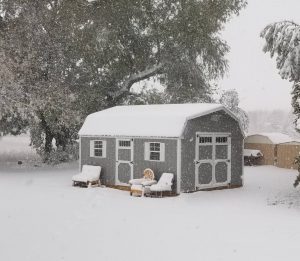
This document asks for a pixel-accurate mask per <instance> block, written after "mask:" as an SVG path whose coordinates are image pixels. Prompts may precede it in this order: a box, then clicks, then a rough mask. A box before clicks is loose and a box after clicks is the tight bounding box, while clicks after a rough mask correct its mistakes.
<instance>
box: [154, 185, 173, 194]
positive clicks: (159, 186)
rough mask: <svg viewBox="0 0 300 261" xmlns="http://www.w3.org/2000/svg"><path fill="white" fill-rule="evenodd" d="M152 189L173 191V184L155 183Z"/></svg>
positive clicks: (155, 190)
mask: <svg viewBox="0 0 300 261" xmlns="http://www.w3.org/2000/svg"><path fill="white" fill-rule="evenodd" d="M150 190H151V191H153V192H161V191H172V186H170V185H159V184H155V185H152V186H151V187H150Z"/></svg>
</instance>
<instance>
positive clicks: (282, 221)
mask: <svg viewBox="0 0 300 261" xmlns="http://www.w3.org/2000/svg"><path fill="white" fill-rule="evenodd" d="M20 139H23V141H24V139H25V138H24V137H23V138H20ZM5 142H6V143H5ZM24 142H25V141H24ZM14 143H15V146H13V144H14ZM18 144H19V145H18ZM24 144H27V143H24ZM18 146H19V147H18ZM0 147H2V150H0V260H1V261H2V260H5V261H19V260H22V261H40V260H43V261H53V260H55V261H56V260H70V261H77V260H80V261H82V260H104V261H109V260H113V261H119V260H120V261H121V260H122V261H124V260H125V261H126V260H130V261H135V260H145V261H147V260H151V261H153V260H201V261H205V260H209V261H210V260H212V261H215V260H228V261H232V260H238V261H241V260H243V261H244V260H249V261H250V260H251V261H253V260H263V261H268V260H270V261H271V260H272V261H276V260H280V261H282V260H298V258H299V242H300V226H299V218H300V189H294V188H293V187H292V183H293V181H294V179H295V176H296V171H294V170H285V169H279V168H276V167H270V166H264V167H247V168H245V186H244V187H243V188H240V189H233V190H222V191H208V192H197V193H191V194H182V195H180V196H179V197H172V198H162V199H156V198H135V197H130V196H129V193H128V192H125V191H118V190H114V189H109V188H74V187H72V186H71V176H72V175H73V174H75V173H77V171H78V165H77V163H76V162H75V163H72V164H62V165H59V166H54V167H53V166H44V165H42V164H40V163H35V165H36V166H35V167H34V164H33V163H32V162H29V163H28V160H27V161H26V157H27V156H26V157H25V162H24V163H23V164H22V165H18V164H17V162H16V160H17V159H19V158H20V157H21V156H24V155H28V157H29V156H30V155H31V156H33V157H34V155H33V154H32V153H33V152H32V151H31V150H28V149H26V150H25V151H23V152H22V146H21V142H19V143H18V142H15V141H14V139H11V140H7V139H4V140H3V139H2V141H0ZM4 148H6V150H5V149H4ZM27 150H28V151H27ZM16 152H18V153H16ZM14 156H15V158H14ZM28 157H27V158H28ZM38 166H40V167H38Z"/></svg>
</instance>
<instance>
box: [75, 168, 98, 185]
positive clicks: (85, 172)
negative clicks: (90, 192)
mask: <svg viewBox="0 0 300 261" xmlns="http://www.w3.org/2000/svg"><path fill="white" fill-rule="evenodd" d="M100 174H101V167H100V166H92V165H83V166H82V170H81V172H80V173H79V174H77V175H74V176H73V177H72V181H73V186H77V185H79V186H89V185H98V186H100Z"/></svg>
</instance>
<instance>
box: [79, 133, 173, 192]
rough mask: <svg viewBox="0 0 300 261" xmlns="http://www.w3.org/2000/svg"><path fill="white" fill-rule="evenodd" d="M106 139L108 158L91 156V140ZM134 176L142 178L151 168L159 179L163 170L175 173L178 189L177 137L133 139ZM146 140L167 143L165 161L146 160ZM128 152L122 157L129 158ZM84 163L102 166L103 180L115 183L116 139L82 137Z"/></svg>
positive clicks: (82, 160)
mask: <svg viewBox="0 0 300 261" xmlns="http://www.w3.org/2000/svg"><path fill="white" fill-rule="evenodd" d="M97 139H99V140H106V142H107V143H106V158H94V157H90V140H97ZM133 140H134V141H133V144H134V153H133V162H134V163H133V177H134V178H141V177H142V176H143V171H144V169H146V168H150V169H152V170H153V171H154V174H155V179H157V180H158V179H159V178H160V176H161V174H162V173H163V172H171V173H174V175H175V177H174V190H175V189H176V173H177V140H176V139H133ZM145 142H162V143H165V161H164V162H160V161H148V160H145V155H144V144H145ZM126 154H127V152H126V151H124V152H122V158H124V159H125V158H127V157H128V155H126ZM83 164H89V165H98V166H101V167H102V173H101V182H102V184H106V185H114V184H115V173H116V139H115V138H107V137H105V138H102V137H82V138H81V166H82V165H83Z"/></svg>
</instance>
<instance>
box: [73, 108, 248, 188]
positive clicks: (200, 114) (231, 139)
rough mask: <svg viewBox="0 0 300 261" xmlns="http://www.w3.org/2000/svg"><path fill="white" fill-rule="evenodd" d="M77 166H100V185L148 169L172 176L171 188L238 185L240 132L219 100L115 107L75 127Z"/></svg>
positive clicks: (125, 181) (122, 181)
mask: <svg viewBox="0 0 300 261" xmlns="http://www.w3.org/2000/svg"><path fill="white" fill-rule="evenodd" d="M79 139H80V153H79V154H80V166H82V165H83V164H90V165H100V166H102V170H103V173H102V180H101V181H102V183H103V184H105V185H110V186H128V181H129V180H130V179H132V178H139V177H141V176H142V173H143V170H144V169H145V168H151V169H152V170H153V171H154V173H155V176H156V179H159V177H160V175H161V174H162V173H163V172H171V173H174V175H175V180H174V183H175V184H174V192H176V193H178V194H179V193H180V192H191V191H196V190H201V189H211V188H219V187H239V186H242V184H243V179H242V176H243V139H244V136H243V131H242V129H241V127H240V123H239V121H238V119H237V118H236V117H235V116H234V115H233V114H232V113H231V112H230V111H229V110H227V109H226V108H225V107H223V106H222V105H220V104H211V103H197V104H168V105H166V104H165V105H133V106H116V107H113V108H110V109H106V110H103V111H99V112H96V113H93V114H91V115H89V116H88V117H87V118H86V120H85V122H84V124H83V126H82V128H81V129H80V131H79Z"/></svg>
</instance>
